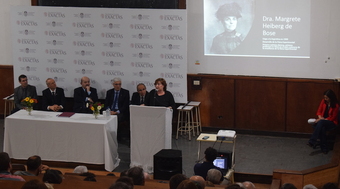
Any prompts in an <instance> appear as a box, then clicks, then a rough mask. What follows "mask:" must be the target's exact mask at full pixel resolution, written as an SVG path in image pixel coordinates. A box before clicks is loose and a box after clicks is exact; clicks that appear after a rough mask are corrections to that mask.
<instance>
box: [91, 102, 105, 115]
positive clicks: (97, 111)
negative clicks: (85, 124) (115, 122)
mask: <svg viewBox="0 0 340 189" xmlns="http://www.w3.org/2000/svg"><path fill="white" fill-rule="evenodd" d="M103 107H104V104H102V103H100V102H96V103H93V104H90V109H91V110H92V111H93V115H94V117H95V118H96V119H98V115H99V114H100V110H101V109H102V108H103Z"/></svg>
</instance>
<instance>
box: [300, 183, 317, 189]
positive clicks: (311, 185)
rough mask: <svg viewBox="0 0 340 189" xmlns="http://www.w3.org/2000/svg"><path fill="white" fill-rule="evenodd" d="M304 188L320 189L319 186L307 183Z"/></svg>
mask: <svg viewBox="0 0 340 189" xmlns="http://www.w3.org/2000/svg"><path fill="white" fill-rule="evenodd" d="M302 189H318V188H317V187H315V186H314V185H313V184H307V185H305V186H304V187H303V188H302Z"/></svg>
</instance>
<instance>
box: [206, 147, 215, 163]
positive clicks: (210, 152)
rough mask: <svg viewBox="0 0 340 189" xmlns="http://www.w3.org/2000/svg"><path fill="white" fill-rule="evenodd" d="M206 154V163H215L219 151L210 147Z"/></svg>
mask: <svg viewBox="0 0 340 189" xmlns="http://www.w3.org/2000/svg"><path fill="white" fill-rule="evenodd" d="M204 154H205V160H206V161H208V162H213V161H214V160H215V159H216V157H217V150H216V149H214V148H212V147H209V148H207V149H206V150H205V152H204Z"/></svg>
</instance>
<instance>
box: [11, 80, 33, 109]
mask: <svg viewBox="0 0 340 189" xmlns="http://www.w3.org/2000/svg"><path fill="white" fill-rule="evenodd" d="M18 79H19V83H20V86H19V87H17V88H15V89H14V103H15V108H14V109H13V111H12V113H15V112H17V111H19V110H20V109H24V108H25V107H24V106H23V105H22V104H21V101H22V100H23V99H24V98H26V97H31V98H34V99H37V97H38V95H37V90H36V88H35V86H32V85H29V84H28V81H27V76H26V75H20V76H19V78H18Z"/></svg>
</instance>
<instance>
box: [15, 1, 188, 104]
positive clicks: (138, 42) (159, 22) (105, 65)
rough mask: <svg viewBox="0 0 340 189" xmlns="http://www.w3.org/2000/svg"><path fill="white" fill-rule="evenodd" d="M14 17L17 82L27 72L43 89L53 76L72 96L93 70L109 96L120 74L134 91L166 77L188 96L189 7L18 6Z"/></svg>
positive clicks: (179, 96)
mask: <svg viewBox="0 0 340 189" xmlns="http://www.w3.org/2000/svg"><path fill="white" fill-rule="evenodd" d="M11 17H12V18H11V20H12V31H13V36H12V37H13V65H14V80H15V86H18V85H19V83H17V79H16V78H17V77H18V76H19V75H20V74H26V75H27V76H28V80H29V83H30V84H32V85H35V86H37V92H38V94H39V95H41V91H42V90H43V89H45V88H46V85H45V80H46V79H47V78H48V77H51V78H54V79H55V80H56V82H57V85H58V86H60V87H63V88H64V89H65V95H66V96H67V97H72V96H73V89H74V88H76V87H79V86H80V78H81V77H83V76H88V77H89V78H90V79H91V86H93V87H95V88H97V90H98V92H99V93H98V95H99V98H101V99H104V98H105V92H106V91H107V90H109V89H111V88H112V83H111V80H112V79H113V78H115V77H120V78H121V79H122V84H123V86H122V87H123V88H126V89H128V90H130V93H131V94H132V93H133V92H135V91H136V86H137V85H138V84H139V83H144V84H145V85H146V86H147V89H148V90H151V89H153V88H154V81H155V79H157V78H159V77H163V78H164V79H166V81H167V82H168V90H169V91H171V92H172V93H173V94H174V97H175V100H176V102H178V103H183V102H186V101H187V99H186V98H187V97H186V96H187V92H186V91H187V86H186V85H187V84H186V83H187V81H186V74H187V66H186V60H187V58H186V57H187V55H186V50H185V49H186V12H185V10H150V9H147V10H143V9H105V8H104V9H103V8H69V7H64V8H54V7H28V6H18V7H13V8H12V10H11Z"/></svg>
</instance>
